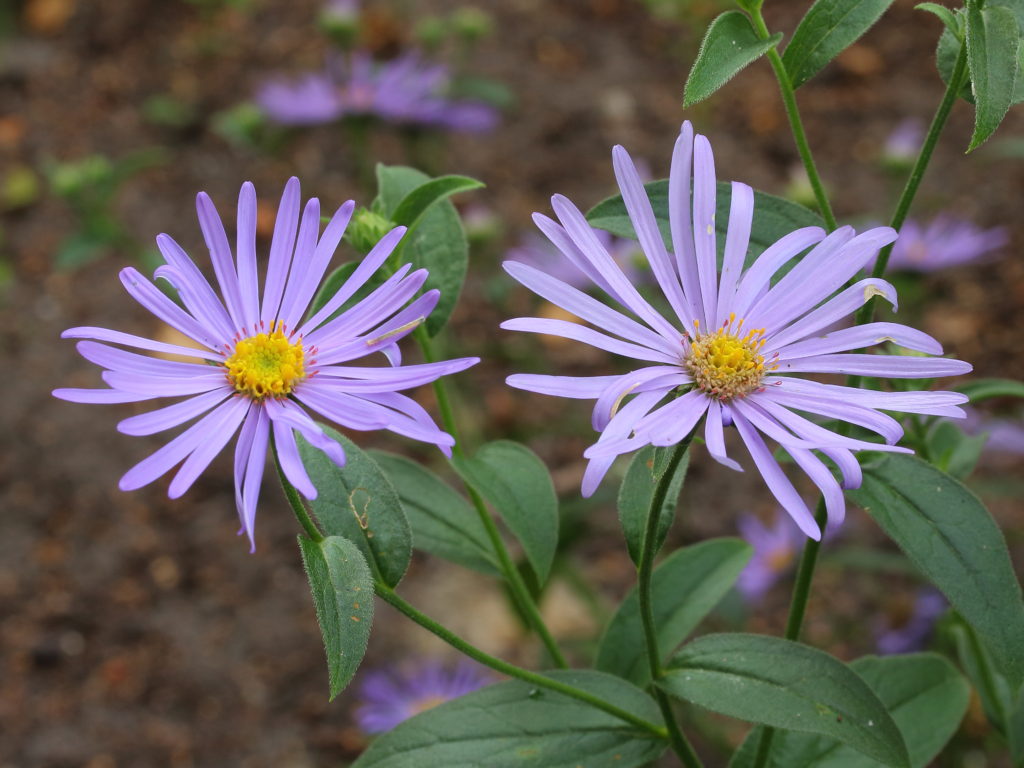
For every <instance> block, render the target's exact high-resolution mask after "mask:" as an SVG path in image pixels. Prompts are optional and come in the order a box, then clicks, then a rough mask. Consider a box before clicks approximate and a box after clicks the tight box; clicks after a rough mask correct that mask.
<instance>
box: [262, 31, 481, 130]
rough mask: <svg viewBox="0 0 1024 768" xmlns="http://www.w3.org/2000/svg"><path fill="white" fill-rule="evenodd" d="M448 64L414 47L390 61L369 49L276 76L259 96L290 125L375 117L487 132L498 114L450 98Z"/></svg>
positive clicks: (477, 104)
mask: <svg viewBox="0 0 1024 768" xmlns="http://www.w3.org/2000/svg"><path fill="white" fill-rule="evenodd" d="M449 86H450V78H449V75H448V70H447V68H446V67H445V66H444V65H442V64H429V63H427V62H426V61H425V60H424V59H423V58H422V57H421V56H420V54H419V53H417V52H415V51H411V52H409V53H406V54H403V55H402V56H399V57H398V58H396V59H393V60H392V61H388V62H383V63H381V62H375V61H374V60H373V59H372V57H371V56H370V55H369V54H368V53H366V52H356V53H353V54H352V55H351V56H350V57H348V59H347V61H346V60H345V59H335V60H332V61H331V62H329V64H328V66H327V69H326V70H325V71H324V72H322V73H318V74H308V75H306V76H304V77H303V78H300V79H299V80H297V81H291V82H290V81H284V80H280V79H278V80H271V81H269V82H267V83H265V84H264V85H263V86H262V87H261V88H260V89H259V91H258V93H257V96H256V101H257V103H258V104H259V105H260V107H262V108H263V110H264V112H266V113H267V115H268V116H269V117H270V118H271V119H272V120H276V121H277V122H279V123H284V124H286V125H309V124H317V123H327V122H332V121H334V120H337V119H339V118H341V117H345V116H358V115H362V116H373V117H377V118H379V119H381V120H385V121H387V122H390V123H397V124H411V125H428V126H435V127H439V128H448V129H451V130H455V131H471V132H484V131H489V130H491V129H492V128H494V126H495V125H496V124H497V120H498V113H497V111H496V110H495V109H494V108H492V107H490V106H489V105H486V104H483V103H481V102H475V101H456V100H452V99H448V98H446V97H445V95H444V93H445V91H446V90H447V89H448V87H449Z"/></svg>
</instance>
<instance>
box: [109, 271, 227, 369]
mask: <svg viewBox="0 0 1024 768" xmlns="http://www.w3.org/2000/svg"><path fill="white" fill-rule="evenodd" d="M120 277H121V283H122V284H123V285H124V287H125V289H126V290H127V291H128V293H129V294H130V295H131V297H132V298H133V299H135V300H136V301H137V302H139V304H141V305H142V306H144V307H145V308H146V309H148V310H149V311H150V312H152V313H153V314H154V315H156V316H157V317H158V318H160V319H161V320H163V321H164V322H165V323H167V324H168V325H170V326H171V327H172V328H176V329H177V330H179V331H181V332H182V333H184V334H185V335H186V336H189V337H191V338H193V339H195V340H196V341H198V342H199V343H200V344H204V345H205V346H207V347H208V348H210V349H213V350H219V349H222V348H223V346H224V343H223V342H222V340H220V339H218V338H217V334H216V333H215V332H214V331H213V330H212V329H208V328H205V327H203V326H202V325H200V324H199V321H197V320H196V319H195V318H194V317H192V315H190V314H188V313H187V312H185V310H183V309H182V308H181V307H179V306H178V305H177V304H175V303H174V302H173V301H171V300H170V299H169V298H167V297H166V296H165V295H164V294H163V293H161V292H160V289H159V288H157V287H156V286H155V285H153V284H152V283H151V282H149V280H147V279H146V278H145V277H143V276H142V275H141V274H139V271H138V270H137V269H135V268H134V267H125V268H124V269H122V270H121V275H120Z"/></svg>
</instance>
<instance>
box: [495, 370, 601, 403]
mask: <svg viewBox="0 0 1024 768" xmlns="http://www.w3.org/2000/svg"><path fill="white" fill-rule="evenodd" d="M618 379H619V377H618V376H549V375H547V374H542V373H514V374H512V375H511V376H509V377H508V378H507V379H505V383H506V384H508V385H509V386H510V387H515V388H516V389H525V390H526V391H527V392H537V393H538V394H541V395H553V396H555V397H571V398H574V399H577V400H593V399H595V398H598V397H600V396H601V393H602V392H604V390H605V389H607V388H608V386H609V385H610V384H612V383H613V382H615V381H617V380H618Z"/></svg>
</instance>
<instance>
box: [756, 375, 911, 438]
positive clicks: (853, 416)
mask: <svg viewBox="0 0 1024 768" xmlns="http://www.w3.org/2000/svg"><path fill="white" fill-rule="evenodd" d="M761 399H767V400H771V401H772V402H775V403H778V404H779V405H781V406H784V407H786V408H795V409H796V410H798V411H806V412H807V413H815V414H818V415H819V416H826V417H828V418H830V419H840V420H842V421H847V422H849V423H851V424H856V425H857V426H860V427H864V428H865V429H870V430H872V431H873V432H877V433H878V434H879V435H881V436H882V437H884V438H885V441H886V442H887V443H890V444H892V443H895V442H897V441H898V440H899V439H900V438H901V437H903V427H902V426H901V425H900V423H899V422H898V421H896V419H894V418H892V417H891V416H888V415H886V414H884V413H879V412H878V411H876V410H873V409H872V408H866V407H864V406H863V405H856V404H853V403H849V402H846V401H843V400H840V399H838V398H826V397H816V396H814V395H810V394H807V393H803V392H802V393H800V394H796V393H794V392H791V391H788V390H786V389H783V388H782V387H766V388H765V391H764V392H763V393H759V394H758V401H760V400H761Z"/></svg>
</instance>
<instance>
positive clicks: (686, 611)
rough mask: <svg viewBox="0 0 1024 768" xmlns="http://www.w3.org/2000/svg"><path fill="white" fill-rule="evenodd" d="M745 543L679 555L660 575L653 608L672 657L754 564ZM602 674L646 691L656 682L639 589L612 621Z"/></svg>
mask: <svg viewBox="0 0 1024 768" xmlns="http://www.w3.org/2000/svg"><path fill="white" fill-rule="evenodd" d="M751 553H752V550H751V548H750V545H749V544H747V543H746V542H745V541H742V540H740V539H709V540H708V541H703V542H701V543H700V544H694V545H693V546H690V547H684V548H683V549H677V550H676V551H675V552H673V553H672V554H671V555H669V556H668V557H667V558H665V560H664V561H663V562H662V563H661V564H660V565H659V566H658V567H657V568H656V569H655V570H654V575H653V577H652V579H651V602H652V604H653V611H654V625H655V627H656V628H657V635H658V648H659V649H660V650H661V651H662V653H663V654H664V655H666V656H667V655H670V654H671V653H672V651H673V650H674V649H675V647H676V646H677V645H679V643H681V642H682V641H683V640H685V639H686V637H687V635H689V634H690V633H691V632H693V630H694V629H696V627H697V625H698V624H699V623H700V621H701V619H703V618H704V617H705V616H707V614H708V613H709V612H710V611H711V609H712V608H714V607H715V606H716V605H717V604H718V602H719V600H721V599H722V597H724V596H725V593H726V592H728V591H729V588H730V587H731V586H732V585H733V583H735V581H736V577H737V576H739V574H740V571H742V570H743V566H745V565H746V564H747V561H748V560H749V559H750V555H751ZM594 666H596V667H597V668H598V669H600V670H603V671H605V672H611V673H612V674H613V675H619V676H620V677H624V678H626V679H627V680H629V681H630V682H632V683H635V684H636V685H639V686H640V687H645V686H646V685H647V684H648V683H650V682H651V674H650V669H649V668H648V663H647V652H646V648H645V646H644V635H643V626H642V624H641V622H640V604H639V601H638V599H637V592H636V588H635V587H634V589H633V590H632V591H630V593H629V594H628V595H627V596H626V599H625V600H623V601H622V605H620V606H619V609H618V611H616V612H615V616H613V617H612V620H611V622H610V623H609V624H608V628H607V629H605V632H604V636H603V637H602V638H601V643H600V645H599V646H598V649H597V662H596V663H595V665H594Z"/></svg>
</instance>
